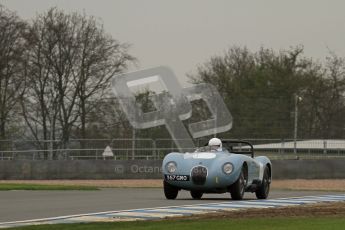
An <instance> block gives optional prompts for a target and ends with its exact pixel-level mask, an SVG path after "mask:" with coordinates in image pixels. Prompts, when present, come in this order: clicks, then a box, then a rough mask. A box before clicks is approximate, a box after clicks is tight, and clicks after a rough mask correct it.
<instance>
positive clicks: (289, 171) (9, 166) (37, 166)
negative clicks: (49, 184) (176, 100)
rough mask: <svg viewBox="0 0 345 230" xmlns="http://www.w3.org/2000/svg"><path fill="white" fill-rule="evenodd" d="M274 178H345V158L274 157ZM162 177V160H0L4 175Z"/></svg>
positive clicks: (26, 177) (103, 177) (79, 177)
mask: <svg viewBox="0 0 345 230" xmlns="http://www.w3.org/2000/svg"><path fill="white" fill-rule="evenodd" d="M272 165H273V178H274V179H330V178H332V179H336V178H337V179H345V167H344V165H345V159H343V158H342V159H320V160H273V161H272ZM155 178H156V179H159V178H162V175H161V160H101V161H100V160H74V161H64V160H61V161H58V160H54V161H49V160H44V161H38V160H17V161H0V179H2V180H6V179H33V180H36V179H155Z"/></svg>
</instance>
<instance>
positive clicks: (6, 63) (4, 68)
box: [0, 5, 26, 139]
mask: <svg viewBox="0 0 345 230" xmlns="http://www.w3.org/2000/svg"><path fill="white" fill-rule="evenodd" d="M25 27H26V26H25V23H24V22H23V21H21V20H20V19H19V18H18V16H17V15H16V14H15V13H12V12H10V11H8V10H6V9H5V8H4V7H3V6H1V5H0V31H1V32H0V139H5V138H7V137H8V135H10V134H9V133H7V131H8V127H7V125H8V124H9V123H10V122H11V121H13V118H14V117H15V116H14V115H15V110H16V108H17V107H18V102H19V98H20V97H21V94H22V93H23V91H24V88H25V84H24V83H25V81H24V79H22V78H21V77H22V76H23V75H22V74H21V73H22V71H23V65H24V62H23V53H24V46H23V44H24V42H23V37H22V33H23V31H24V30H25Z"/></svg>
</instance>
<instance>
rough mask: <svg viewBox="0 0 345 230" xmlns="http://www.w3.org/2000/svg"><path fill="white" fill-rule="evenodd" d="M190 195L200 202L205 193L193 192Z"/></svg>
mask: <svg viewBox="0 0 345 230" xmlns="http://www.w3.org/2000/svg"><path fill="white" fill-rule="evenodd" d="M190 195H191V196H192V197H193V199H195V200H200V199H201V197H202V195H203V193H202V192H200V191H195V190H192V191H190Z"/></svg>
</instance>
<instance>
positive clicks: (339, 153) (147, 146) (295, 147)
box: [0, 139, 345, 160]
mask: <svg viewBox="0 0 345 230" xmlns="http://www.w3.org/2000/svg"><path fill="white" fill-rule="evenodd" d="M243 140H246V141H249V142H251V143H252V144H253V145H254V150H255V155H266V156H268V157H270V158H271V159H296V158H312V159H316V158H335V157H345V140H298V141H294V140H291V139H243ZM205 143H207V140H206V139H198V140H196V141H195V145H196V146H203V145H205ZM61 146H65V147H64V148H62V147H61ZM107 146H109V147H110V149H111V152H112V154H111V155H109V154H108V155H107V154H104V152H105V148H106V147H107ZM173 151H178V149H177V147H176V145H175V142H174V140H172V139H135V140H133V139H110V140H109V139H82V140H70V141H69V142H68V143H67V144H65V145H63V144H62V143H61V141H49V140H48V141H40V142H37V141H33V140H26V141H23V140H0V160H24V159H25V160H76V159H78V160H81V159H88V160H90V159H95V160H105V159H114V160H135V159H147V160H152V159H155V160H157V159H162V158H163V157H164V156H165V155H166V154H168V153H169V152H173ZM190 151H191V152H192V151H194V149H193V148H191V149H190Z"/></svg>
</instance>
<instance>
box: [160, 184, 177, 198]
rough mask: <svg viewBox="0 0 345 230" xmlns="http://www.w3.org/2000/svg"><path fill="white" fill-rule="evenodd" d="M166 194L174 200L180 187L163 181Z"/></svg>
mask: <svg viewBox="0 0 345 230" xmlns="http://www.w3.org/2000/svg"><path fill="white" fill-rule="evenodd" d="M163 187H164V195H165V197H166V198H167V199H168V200H174V199H176V197H177V194H178V188H176V187H174V186H172V185H170V184H169V183H168V182H166V181H163Z"/></svg>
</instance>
